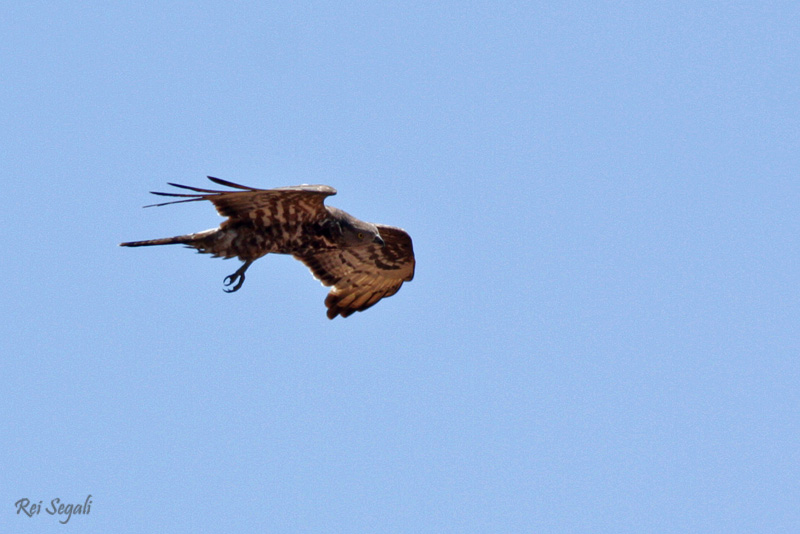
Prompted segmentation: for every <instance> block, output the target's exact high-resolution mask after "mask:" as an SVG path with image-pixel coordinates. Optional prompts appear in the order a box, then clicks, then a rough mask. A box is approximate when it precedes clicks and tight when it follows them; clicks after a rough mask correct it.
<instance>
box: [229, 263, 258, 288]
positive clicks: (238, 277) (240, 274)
mask: <svg viewBox="0 0 800 534" xmlns="http://www.w3.org/2000/svg"><path fill="white" fill-rule="evenodd" d="M251 263H253V260H247V261H246V262H244V263H243V264H242V266H241V267H239V268H238V269H237V270H236V272H235V273H233V274H232V275H230V276H226V277H225V281H224V284H225V285H226V286H229V285H231V284H233V283H234V282H235V283H236V285H235V286H233V287H232V288H230V289H225V290H224V291H225V292H226V293H233V292H234V291H238V290H239V288H240V287H242V284H244V272H245V271H246V270H247V268H248V267H250V264H251Z"/></svg>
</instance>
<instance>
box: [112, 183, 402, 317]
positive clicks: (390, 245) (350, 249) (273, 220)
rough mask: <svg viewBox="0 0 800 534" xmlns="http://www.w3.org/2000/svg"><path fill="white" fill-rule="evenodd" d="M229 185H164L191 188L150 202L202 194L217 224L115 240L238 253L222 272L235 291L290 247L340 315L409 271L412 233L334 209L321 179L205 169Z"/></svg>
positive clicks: (380, 294) (373, 299)
mask: <svg viewBox="0 0 800 534" xmlns="http://www.w3.org/2000/svg"><path fill="white" fill-rule="evenodd" d="M208 179H209V180H211V181H212V182H214V183H216V184H218V185H221V186H225V187H229V188H231V189H232V190H226V191H216V190H212V189H201V188H199V187H191V186H188V185H180V184H173V183H170V184H169V185H171V186H174V187H178V188H181V189H184V190H188V191H192V193H160V192H156V191H152V193H153V194H155V195H161V196H166V197H180V198H181V200H173V201H170V202H164V203H161V204H151V205H150V206H145V207H152V206H166V205H167V204H179V203H181V202H194V201H199V200H208V201H210V202H211V203H212V204H214V207H216V208H217V212H218V213H219V214H220V215H222V216H223V217H227V219H226V220H225V221H223V222H222V224H221V225H220V226H219V228H213V229H211V230H206V231H204V232H197V233H194V234H186V235H179V236H176V237H166V238H162V239H150V240H147V241H130V242H127V243H120V246H122V247H146V246H152V245H177V244H180V245H186V246H187V247H189V248H195V249H197V251H198V252H200V253H203V254H211V255H212V256H213V257H221V258H226V259H227V258H239V259H240V260H242V261H243V262H244V263H243V264H242V266H241V267H239V269H238V270H237V271H236V272H235V273H233V274H231V275H230V276H227V277H226V278H225V280H224V282H225V286H227V287H228V288H229V289H226V290H225V291H227V292H229V293H231V292H234V291H237V290H238V289H239V288H240V287H242V284H243V283H244V279H245V271H247V268H248V267H250V265H252V263H253V262H254V261H256V260H257V259H258V258H260V257H262V256H266V255H267V254H270V253H272V254H291V255H292V256H294V257H295V258H296V259H298V260H300V261H302V262H303V263H304V264H306V266H307V267H308V268H309V269H310V270H311V273H312V274H313V275H314V277H316V278H317V279H318V280H320V281H321V282H322V284H323V285H325V286H329V287H331V286H332V289H331V291H330V293H328V296H327V298H326V299H325V306H326V307H327V308H328V312H327V315H328V318H329V319H333V318H334V317H336V316H337V315H341V316H342V317H347V316H349V315H351V314H352V313H354V312H357V311H364V310H366V309H367V308H369V307H371V306H373V305H374V304H375V303H377V302H378V301H379V300H381V299H382V298H385V297H391V296H392V295H394V294H395V293H397V291H398V290H399V289H400V286H402V285H403V282H409V281H411V280H412V279H413V278H414V265H415V262H414V249H413V247H412V244H411V237H410V236H409V235H408V234H407V233H406V232H405V231H404V230H402V229H401V228H396V227H394V226H385V225H382V224H372V223H368V222H365V221H361V220H359V219H356V218H355V217H353V216H352V215H350V214H349V213H346V212H344V211H342V210H340V209H337V208H334V207H331V206H326V205H325V204H324V201H325V198H326V197H329V196H331V195H335V194H336V190H335V189H334V188H332V187H330V186H327V185H298V186H291V187H279V188H276V189H255V188H253V187H246V186H243V185H239V184H234V183H232V182H228V181H226V180H221V179H219V178H214V177H212V176H209V177H208Z"/></svg>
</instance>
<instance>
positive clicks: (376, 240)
mask: <svg viewBox="0 0 800 534" xmlns="http://www.w3.org/2000/svg"><path fill="white" fill-rule="evenodd" d="M372 242H373V243H377V244H379V245H380V246H382V247H383V246H385V245H386V243H385V242H384V241H383V238H382V237H381V236H379V235H376V236H375V239H373V240H372Z"/></svg>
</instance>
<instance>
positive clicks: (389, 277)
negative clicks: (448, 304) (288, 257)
mask: <svg viewBox="0 0 800 534" xmlns="http://www.w3.org/2000/svg"><path fill="white" fill-rule="evenodd" d="M376 226H377V227H378V231H379V232H380V234H381V237H382V238H383V241H384V243H385V245H384V246H380V245H378V244H371V245H368V246H363V247H353V248H345V249H341V250H331V251H325V252H321V253H318V254H314V255H311V256H295V258H297V259H298V260H300V261H302V262H303V263H305V264H306V265H307V266H308V268H309V269H311V272H312V273H313V274H314V276H315V277H316V278H317V279H318V280H320V281H321V282H322V283H323V284H324V285H326V286H333V289H331V291H330V293H328V297H327V298H326V299H325V306H327V307H328V318H329V319H333V318H334V317H336V316H337V315H341V316H342V317H347V316H348V315H351V314H352V313H354V312H357V311H364V310H366V309H367V308H369V307H370V306H372V305H374V304H375V303H376V302H378V301H379V300H381V299H382V298H385V297H391V296H392V295H394V294H395V293H397V291H398V290H399V289H400V286H402V285H403V282H409V281H411V280H412V279H413V278H414V249H413V246H412V244H411V237H410V236H409V235H408V234H407V233H406V232H405V231H404V230H402V229H400V228H395V227H393V226H384V225H380V224H379V225H376Z"/></svg>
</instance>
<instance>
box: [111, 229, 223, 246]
mask: <svg viewBox="0 0 800 534" xmlns="http://www.w3.org/2000/svg"><path fill="white" fill-rule="evenodd" d="M214 232H216V228H215V229H213V230H206V231H205V232H198V233H196V234H186V235H178V236H175V237H162V238H161V239H147V240H145V241H128V242H127V243H120V244H119V246H121V247H151V246H154V245H188V246H190V247H191V246H198V245H201V243H202V241H203V240H205V239H206V238H207V237H209V236H210V235H212V234H213V233H214Z"/></svg>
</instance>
